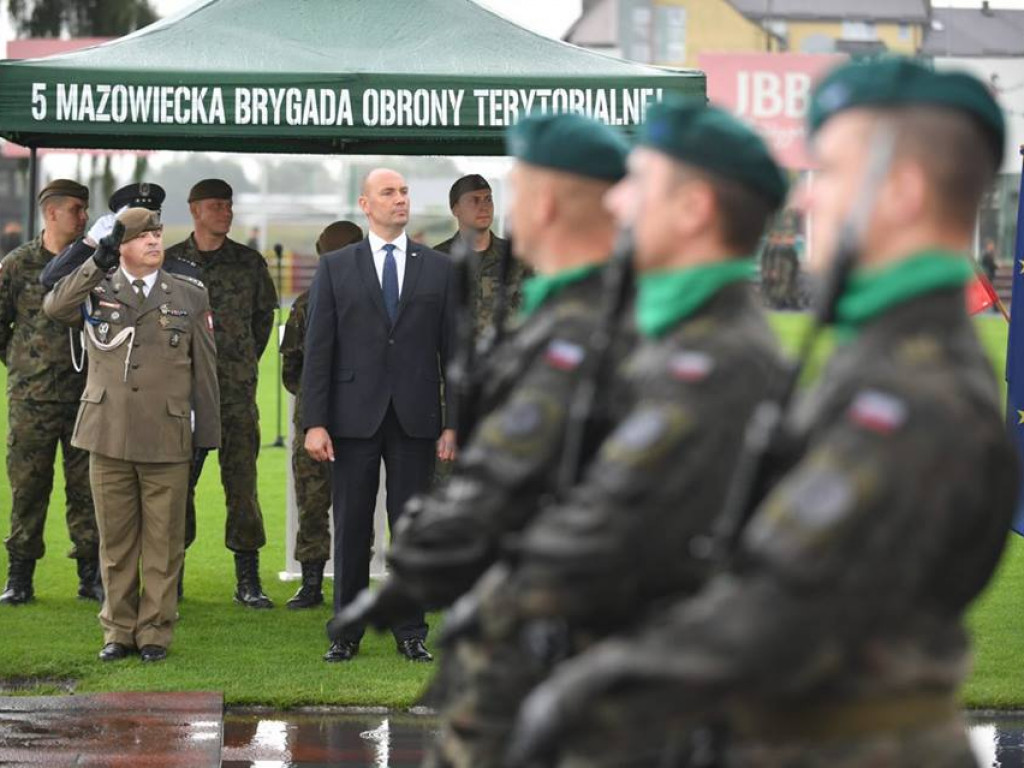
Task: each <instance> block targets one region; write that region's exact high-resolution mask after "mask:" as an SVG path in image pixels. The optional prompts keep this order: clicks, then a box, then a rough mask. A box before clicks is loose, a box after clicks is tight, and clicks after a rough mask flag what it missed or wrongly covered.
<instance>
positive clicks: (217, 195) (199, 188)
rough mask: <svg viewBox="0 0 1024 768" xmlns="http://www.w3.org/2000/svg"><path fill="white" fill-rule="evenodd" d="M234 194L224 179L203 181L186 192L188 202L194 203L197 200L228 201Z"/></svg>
mask: <svg viewBox="0 0 1024 768" xmlns="http://www.w3.org/2000/svg"><path fill="white" fill-rule="evenodd" d="M234 194H235V193H234V190H233V189H231V185H230V184H228V183H227V182H226V181H224V179H203V180H202V181H197V182H196V183H195V184H193V185H192V189H190V190H189V192H188V201H189V202H190V203H194V202H196V201H197V200H230V199H231V198H232V197H234Z"/></svg>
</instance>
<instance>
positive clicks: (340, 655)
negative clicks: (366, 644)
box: [324, 640, 359, 662]
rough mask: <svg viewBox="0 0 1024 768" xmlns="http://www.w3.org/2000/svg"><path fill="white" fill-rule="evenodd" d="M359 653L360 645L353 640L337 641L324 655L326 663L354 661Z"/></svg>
mask: <svg viewBox="0 0 1024 768" xmlns="http://www.w3.org/2000/svg"><path fill="white" fill-rule="evenodd" d="M357 653H359V643H357V642H354V641H352V640H335V641H334V642H333V643H331V647H330V648H328V649H327V653H325V654H324V661H330V662H335V661H352V659H354V658H355V656H356V654H357Z"/></svg>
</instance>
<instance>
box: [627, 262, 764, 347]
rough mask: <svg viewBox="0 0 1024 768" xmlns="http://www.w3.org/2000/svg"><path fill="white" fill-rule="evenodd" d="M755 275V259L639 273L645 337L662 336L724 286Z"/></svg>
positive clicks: (639, 315)
mask: <svg viewBox="0 0 1024 768" xmlns="http://www.w3.org/2000/svg"><path fill="white" fill-rule="evenodd" d="M753 276H754V260H753V259H730V260H729V261H721V262H715V263H714V264H704V265H701V266H699V267H688V268H686V269H677V270H671V271H665V272H651V273H649V274H646V275H640V277H639V278H638V279H637V298H636V324H637V327H638V328H639V329H640V332H641V333H642V334H644V336H650V337H657V336H661V335H662V334H663V333H665V332H666V331H667V330H669V329H670V328H672V327H673V326H675V325H676V323H678V322H679V321H680V320H685V319H686V318H687V317H689V316H690V315H692V314H693V313H694V312H696V311H697V310H698V309H700V308H701V307H703V306H704V305H705V304H706V303H707V302H708V300H709V299H711V297H712V296H714V295H715V294H716V293H718V292H719V291H720V290H722V288H724V287H725V286H727V285H731V284H733V283H739V282H743V281H744V280H750V279H751V278H752V277H753Z"/></svg>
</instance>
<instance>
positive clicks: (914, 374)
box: [565, 288, 1019, 722]
mask: <svg viewBox="0 0 1024 768" xmlns="http://www.w3.org/2000/svg"><path fill="white" fill-rule="evenodd" d="M795 422H796V428H797V429H798V430H799V431H800V432H801V433H802V434H803V435H804V436H805V437H806V448H805V451H804V453H803V455H802V457H801V458H800V460H799V462H798V464H797V465H796V466H795V468H794V469H793V470H792V471H791V472H790V473H788V474H787V475H786V476H785V478H784V479H783V480H782V481H781V482H780V483H779V484H778V485H776V486H775V488H774V489H773V490H772V491H771V493H770V494H769V495H768V496H767V497H766V499H765V500H764V501H763V502H762V504H761V505H760V506H759V507H758V510H757V511H756V513H755V515H754V517H753V518H752V520H751V523H750V525H749V526H748V528H747V529H746V530H745V531H744V534H743V538H742V541H741V545H740V549H739V552H738V553H737V556H736V560H735V565H734V566H733V568H732V569H731V570H730V571H728V572H726V573H723V574H721V575H719V576H715V577H714V578H713V579H712V580H710V581H709V582H708V583H707V585H706V586H705V588H704V589H703V590H702V591H701V593H700V594H699V595H698V596H696V597H694V598H692V599H690V600H687V601H684V602H682V603H679V604H678V605H677V606H676V607H675V608H673V609H672V610H670V611H669V612H667V614H664V613H663V614H662V615H661V616H660V617H658V619H657V622H656V624H654V623H652V625H651V626H650V628H649V629H648V630H647V631H646V632H643V633H641V634H640V635H639V636H638V637H637V639H636V640H633V641H630V642H625V641H623V642H616V643H611V642H609V643H606V644H605V645H603V646H599V647H598V648H599V650H596V649H595V651H594V652H592V654H591V655H590V657H589V659H584V657H580V659H579V660H578V661H577V662H575V663H574V666H576V669H575V670H573V669H571V668H568V667H567V668H566V670H565V671H566V673H567V674H568V675H572V674H574V673H578V674H581V675H582V674H583V668H582V667H583V665H585V664H589V665H591V666H590V667H589V668H590V669H594V668H596V666H597V665H600V664H603V663H606V662H607V659H608V656H609V655H612V656H615V655H618V656H620V657H622V658H629V659H632V661H629V662H627V663H628V665H629V666H631V667H634V668H637V669H636V672H635V673H630V674H626V675H624V677H627V678H628V677H632V676H634V675H635V676H639V677H640V678H646V679H648V680H649V681H651V682H657V683H665V682H666V681H668V680H670V679H671V680H673V682H678V683H680V685H679V686H678V687H674V690H672V691H671V693H670V694H669V695H670V697H671V702H672V707H673V708H674V709H675V711H677V712H680V713H683V712H686V711H689V712H690V713H691V714H693V715H697V714H699V713H700V712H707V711H708V710H709V709H711V708H714V707H715V706H716V704H726V705H727V706H728V707H729V710H730V711H735V710H736V708H740V707H742V708H745V709H747V708H749V707H761V708H762V710H763V709H764V708H767V709H769V710H770V709H771V708H772V707H773V706H774V705H777V704H778V703H779V702H781V701H785V702H786V707H787V708H789V709H788V710H787V711H792V712H794V713H800V712H803V713H810V712H813V711H815V710H816V709H818V708H819V707H821V706H832V705H835V704H837V703H843V704H845V705H846V706H851V705H854V704H858V703H859V704H861V705H862V706H866V707H868V708H870V707H872V706H873V702H875V703H880V702H885V701H892V700H893V699H894V698H895V699H896V700H899V697H902V696H906V695H915V694H916V695H922V694H923V695H929V696H938V695H943V694H945V695H946V696H947V697H949V699H950V701H951V703H952V704H953V705H954V706H955V702H954V701H952V696H951V694H952V692H953V691H955V690H956V688H957V687H958V685H959V684H960V682H961V681H962V678H963V676H964V675H965V674H966V671H967V668H968V666H969V665H968V664H967V637H966V634H965V632H964V628H963V623H962V620H963V615H964V612H965V610H966V609H967V606H968V605H969V603H970V602H971V601H972V600H973V599H974V598H975V597H977V595H978V594H979V592H980V591H981V590H982V588H983V587H984V586H985V584H986V583H987V582H988V580H989V578H990V576H991V575H992V573H993V570H994V569H995V566H996V563H997V562H998V560H999V556H1000V554H1001V552H1002V549H1003V546H1004V544H1005V541H1006V538H1007V531H1008V529H1009V525H1010V522H1011V519H1012V515H1013V512H1014V507H1015V505H1016V500H1017V488H1018V474H1019V470H1018V466H1017V462H1018V459H1017V456H1016V451H1015V449H1014V448H1013V446H1012V444H1011V442H1010V439H1009V437H1008V435H1007V433H1006V429H1005V426H1004V421H1003V415H1002V413H1001V406H1000V395H999V388H998V386H997V383H996V379H995V376H994V375H993V371H992V367H991V364H990V362H989V361H988V359H987V358H986V356H985V354H984V351H983V349H982V346H981V344H980V343H979V340H978V338H977V335H976V332H975V330H974V327H973V325H972V324H971V322H970V320H969V318H968V317H967V316H966V313H965V310H964V294H963V291H962V290H959V289H948V288H943V289H937V290H934V291H932V292H930V293H926V294H923V295H920V296H918V297H916V298H913V299H910V300H908V301H905V302H903V303H901V304H897V305H895V306H892V307H890V308H888V309H887V310H885V311H884V312H883V313H882V314H880V315H879V316H877V317H875V318H874V319H873V320H871V321H870V322H869V323H868V324H866V325H865V326H864V327H863V329H862V331H861V333H860V335H859V336H858V337H857V338H856V339H855V340H854V341H852V342H850V343H848V344H847V345H845V346H844V347H842V348H841V349H840V350H839V351H838V352H837V353H836V354H835V355H834V357H833V358H832V360H831V361H830V362H829V365H828V367H827V369H826V371H825V373H824V376H823V379H822V381H821V383H820V385H819V386H818V387H817V388H816V390H815V391H814V392H813V393H811V394H810V395H809V396H808V397H807V399H806V400H805V401H804V403H803V406H802V408H800V409H798V411H797V418H796V419H795ZM598 656H601V657H603V661H599V659H598V658H597V657H598ZM640 666H643V667H644V669H643V670H639V669H638V667H640ZM620 679H621V677H620ZM798 718H799V715H797V716H796V717H795V718H794V722H796V721H797V720H798Z"/></svg>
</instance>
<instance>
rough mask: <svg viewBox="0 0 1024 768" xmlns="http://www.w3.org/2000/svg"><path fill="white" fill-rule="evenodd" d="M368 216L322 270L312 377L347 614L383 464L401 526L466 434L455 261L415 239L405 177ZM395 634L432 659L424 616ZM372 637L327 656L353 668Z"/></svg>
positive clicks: (411, 653)
mask: <svg viewBox="0 0 1024 768" xmlns="http://www.w3.org/2000/svg"><path fill="white" fill-rule="evenodd" d="M359 207H360V208H361V209H362V211H363V213H364V214H366V218H367V222H368V225H369V227H368V228H369V236H368V237H367V238H366V239H364V240H361V241H360V242H358V243H355V244H353V245H350V246H346V247H345V248H342V249H341V250H339V251H334V252H333V253H329V254H327V255H325V256H323V257H322V258H321V260H320V265H319V267H318V268H317V272H316V277H315V278H314V280H313V286H312V288H311V290H310V309H309V321H308V322H309V325H308V329H307V332H306V361H305V366H304V368H303V372H302V397H303V408H302V426H303V428H304V429H305V431H306V450H307V451H309V454H310V455H311V456H312V457H313V458H314V459H317V460H319V461H331V462H333V482H334V498H333V501H334V611H335V613H337V612H338V611H340V610H341V609H342V608H343V607H344V606H345V605H347V604H348V603H349V602H351V600H352V599H353V598H354V597H355V596H356V595H358V594H359V592H360V591H361V590H362V589H363V588H365V587H366V586H367V584H368V583H369V569H370V536H371V531H372V529H373V508H374V504H375V500H376V497H377V487H378V484H379V478H380V462H381V460H383V461H384V468H385V474H386V478H387V481H386V492H387V496H386V498H387V513H388V525H389V526H390V527H392V528H393V526H394V525H395V523H396V522H397V521H398V518H399V516H400V515H401V513H402V509H403V508H404V506H405V503H406V501H408V499H409V498H410V497H411V496H413V495H414V494H416V493H419V492H421V491H425V490H426V489H427V487H428V486H429V484H430V480H431V477H432V476H433V467H434V457H435V455H436V456H437V457H438V458H440V459H442V460H444V461H450V460H451V459H452V458H454V455H455V432H454V425H453V424H450V423H447V422H446V421H445V419H446V417H450V415H451V414H452V413H453V410H452V408H451V407H450V404H449V403H446V404H445V407H444V408H443V409H442V403H441V382H442V381H443V379H444V371H445V365H446V363H447V361H448V358H449V356H450V354H451V352H452V342H453V338H454V310H455V306H454V302H455V296H454V288H453V285H452V269H451V264H450V262H449V260H448V257H446V256H445V255H444V254H441V253H438V252H437V251H433V250H431V249H429V248H427V247H425V246H423V245H420V244H419V243H415V242H413V241H412V240H410V239H409V238H408V237H407V235H406V233H405V227H406V225H407V224H408V221H409V187H408V185H407V184H406V182H405V179H404V178H402V176H401V174H399V173H397V172H395V171H392V170H388V169H384V168H378V169H376V170H374V171H371V172H370V174H369V175H368V176H367V177H366V180H365V181H364V182H363V189H362V195H361V196H360V197H359ZM446 391H448V392H450V388H449V389H447V390H446ZM392 632H393V633H394V636H395V640H396V642H397V645H398V652H399V653H400V654H402V655H403V656H405V657H406V658H408V659H410V660H412V661H420V662H429V661H431V659H432V657H431V655H430V653H429V652H428V651H427V648H426V646H425V644H424V641H425V640H426V636H427V625H426V623H425V622H424V620H423V614H422V613H417V614H414V615H411V616H409V617H408V618H407V619H406V620H404V621H402V622H399V623H398V624H396V625H395V626H393V627H392ZM361 637H362V630H361V628H360V629H354V630H352V631H350V632H349V633H348V634H347V635H346V636H344V637H342V638H340V639H338V640H336V641H334V642H333V643H332V644H331V647H330V650H329V651H328V652H327V653H326V654H325V656H324V659H325V660H326V661H349V660H351V659H352V658H353V657H354V656H355V655H356V653H358V651H359V641H360V639H361Z"/></svg>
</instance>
